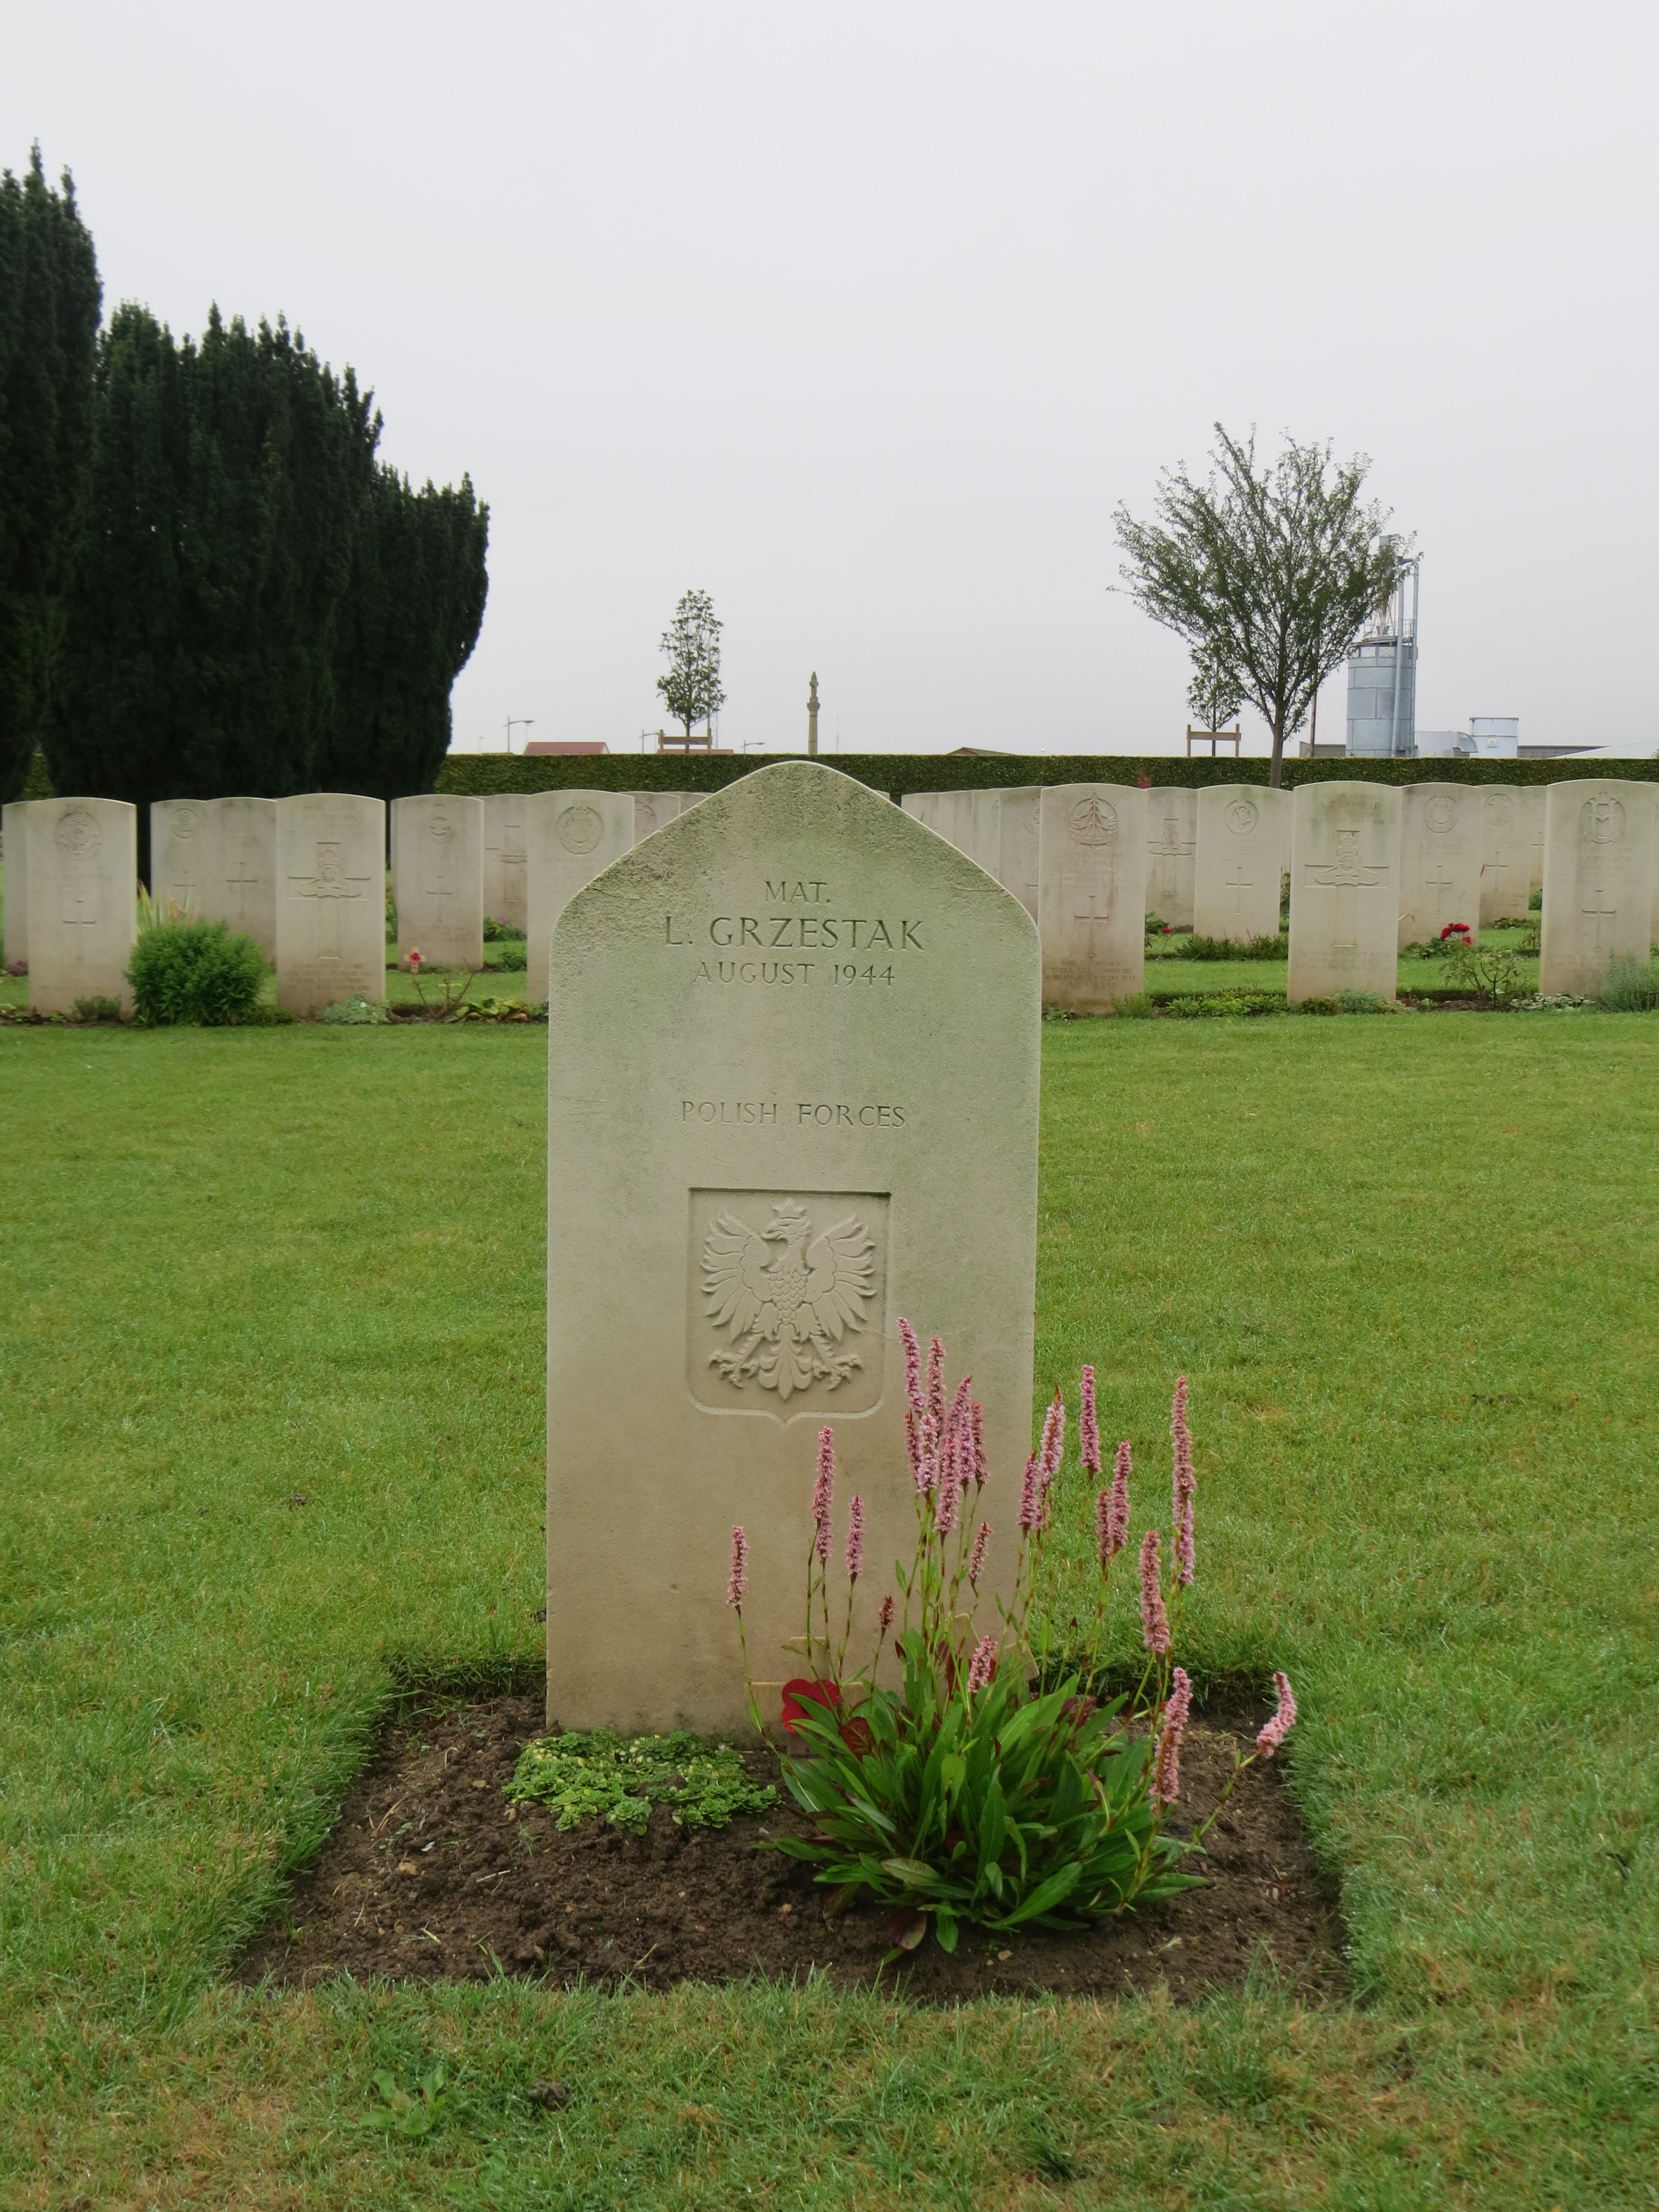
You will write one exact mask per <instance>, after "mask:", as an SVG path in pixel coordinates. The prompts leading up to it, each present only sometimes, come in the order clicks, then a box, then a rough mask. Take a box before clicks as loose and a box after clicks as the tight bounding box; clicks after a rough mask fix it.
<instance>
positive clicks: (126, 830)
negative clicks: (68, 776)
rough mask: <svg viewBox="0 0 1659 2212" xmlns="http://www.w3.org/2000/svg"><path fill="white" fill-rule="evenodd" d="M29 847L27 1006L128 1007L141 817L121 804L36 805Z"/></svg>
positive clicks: (49, 1010) (54, 1010) (29, 820)
mask: <svg viewBox="0 0 1659 2212" xmlns="http://www.w3.org/2000/svg"><path fill="white" fill-rule="evenodd" d="M25 823H26V830H25V834H26V835H27V839H28V860H27V874H28V963H29V1004H30V1005H31V1006H33V1008H34V1009H35V1011H36V1012H38V1013H42V1014H67V1013H70V1012H72V1011H73V1010H74V1006H75V1002H76V1000H77V999H117V1000H119V1001H120V1002H121V1004H122V1006H124V1007H130V1006H131V1004H132V990H131V985H130V984H129V983H128V982H127V981H126V977H125V968H126V964H127V962H128V961H129V960H130V959H131V957H132V946H133V941H134V939H135V938H136V937H137V930H138V810H137V807H136V806H129V805H127V803H126V801H125V799H35V800H33V802H32V803H31V805H30V806H29V809H28V811H27V816H26V817H25Z"/></svg>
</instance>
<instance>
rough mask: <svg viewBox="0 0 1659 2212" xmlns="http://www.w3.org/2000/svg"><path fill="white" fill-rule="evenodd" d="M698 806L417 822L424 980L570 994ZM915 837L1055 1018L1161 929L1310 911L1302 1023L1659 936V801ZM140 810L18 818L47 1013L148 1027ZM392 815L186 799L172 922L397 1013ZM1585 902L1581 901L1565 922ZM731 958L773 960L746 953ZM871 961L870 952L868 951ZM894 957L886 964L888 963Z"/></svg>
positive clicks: (11, 832)
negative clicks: (1339, 1001) (1410, 969)
mask: <svg viewBox="0 0 1659 2212" xmlns="http://www.w3.org/2000/svg"><path fill="white" fill-rule="evenodd" d="M699 796H700V794H697V793H681V792H651V793H630V792H605V791H585V790H562V791H551V792H542V793H531V794H521V795H507V796H502V797H498V798H489V799H468V798H459V797H455V796H453V795H450V794H447V793H437V794H435V795H433V796H429V797H423V798H412V799H397V800H394V801H393V802H392V811H391V823H390V828H391V859H392V887H393V897H394V901H395V905H396V911H397V945H398V961H399V963H400V964H401V965H403V966H404V967H408V966H410V965H411V964H413V963H414V959H415V956H416V955H418V956H419V958H420V962H421V963H422V965H424V966H427V967H430V968H479V967H481V966H482V965H483V925H484V920H485V917H486V916H489V917H490V918H491V919H492V920H494V921H498V922H505V923H507V924H509V925H510V926H512V927H514V928H517V929H520V930H522V931H524V932H525V933H526V936H527V939H528V945H527V949H526V964H527V969H528V983H527V988H528V989H529V992H530V994H531V995H532V997H533V998H537V999H539V998H542V997H544V996H545V995H546V989H547V980H548V960H549V949H550V940H551V936H552V930H553V925H554V923H555V921H556V920H557V918H558V916H559V915H560V913H561V912H562V910H563V908H564V907H565V906H566V904H567V903H568V901H569V900H570V899H571V898H572V897H573V896H574V894H575V893H576V891H578V890H580V889H581V888H582V886H583V885H584V884H587V883H588V882H591V881H592V878H594V877H595V876H597V875H598V874H599V872H601V871H602V870H603V869H605V868H606V867H608V866H611V863H612V862H614V861H615V860H617V859H619V858H620V857H621V856H622V854H624V853H626V852H629V851H630V850H631V849H632V848H634V847H635V846H636V845H638V844H639V843H641V842H642V841H643V840H644V839H645V838H647V837H648V836H651V835H652V834H653V832H654V831H656V830H657V829H660V828H662V827H663V826H664V825H665V823H667V822H669V821H671V820H672V819H674V818H675V817H677V816H678V815H679V814H680V813H681V812H682V811H684V810H685V809H686V808H688V807H691V806H694V805H696V803H697V800H698V798H699ZM903 807H904V811H905V812H906V813H907V814H908V815H910V816H912V817H914V818H915V820H917V821H918V822H920V823H921V824H923V826H924V827H926V828H927V829H930V830H932V831H933V832H934V833H935V834H937V835H938V836H941V837H943V838H945V840H946V841H947V842H949V843H950V844H951V845H953V846H955V847H956V848H957V849H958V850H959V851H961V852H963V853H965V854H968V855H969V858H971V859H972V860H975V861H976V862H977V863H978V864H979V866H981V868H983V869H984V870H985V872H987V874H989V875H991V876H993V877H994V878H996V879H997V881H998V882H1000V884H1002V885H1003V886H1004V887H1005V889H1006V890H1009V891H1011V892H1012V894H1013V895H1014V896H1015V897H1016V898H1018V900H1019V901H1020V902H1021V904H1022V905H1024V908H1026V911H1027V912H1028V913H1029V914H1030V916H1031V918H1032V920H1033V921H1035V922H1036V924H1037V927H1038V930H1039V933H1040V935H1041V939H1042V975H1043V983H1042V994H1043V1001H1044V1004H1045V1005H1048V1006H1055V1007H1059V1008H1061V1009H1065V1010H1068V1011H1072V1012H1109V1011H1110V1010H1111V1008H1112V1007H1113V1006H1115V1004H1116V1003H1117V1002H1118V1001H1119V1000H1121V999H1123V998H1124V997H1126V996H1128V995H1131V994H1134V993H1137V992H1139V991H1140V990H1142V989H1143V988H1144V987H1145V983H1146V974H1145V945H1146V933H1145V924H1146V917H1147V916H1148V915H1157V916H1158V918H1159V919H1160V920H1161V921H1164V923H1165V924H1166V925H1168V926H1169V927H1170V928H1171V929H1174V930H1186V929H1190V930H1194V931H1196V932H1197V933H1199V934H1200V935H1202V936H1206V937H1209V938H1212V939H1232V940H1233V941H1235V942H1237V943H1240V944H1246V943H1249V941H1251V940H1253V939H1262V938H1271V937H1273V936H1276V935H1277V934H1278V933H1279V915H1280V910H1281V908H1280V901H1281V896H1282V887H1283V884H1284V881H1285V878H1288V879H1289V883H1290V887H1291V896H1290V946H1289V951H1290V980H1289V997H1290V1000H1291V1003H1292V1004H1294V1003H1297V1002H1299V1001H1300V1000H1304V999H1306V998H1309V997H1317V996H1324V995H1328V994H1332V993H1334V992H1336V991H1340V990H1343V989H1352V990H1364V991H1371V992H1376V993H1378V994H1382V995H1383V996H1385V997H1387V996H1392V994H1393V992H1394V989H1395V956H1396V953H1397V951H1398V949H1399V948H1400V947H1401V946H1402V945H1407V944H1411V943H1413V942H1416V941H1419V940H1423V939H1430V938H1434V937H1437V936H1438V935H1440V933H1442V931H1443V929H1444V928H1445V927H1446V926H1447V925H1448V924H1450V923H1455V922H1462V923H1466V924H1468V925H1469V926H1470V927H1480V926H1490V924H1492V922H1493V921H1498V920H1500V919H1503V918H1504V917H1506V916H1510V915H1525V914H1526V912H1527V910H1528V904H1529V901H1530V897H1531V894H1532V893H1533V892H1534V890H1540V889H1541V890H1543V891H1544V893H1545V900H1544V927H1543V945H1542V958H1543V965H1542V972H1541V988H1542V989H1544V990H1545V991H1548V992H1571V993H1584V994H1588V993H1590V992H1593V991H1594V989H1595V987H1596V984H1597V982H1598V981H1599V980H1600V978H1601V975H1604V974H1605V972H1606V969H1607V965H1608V963H1609V962H1610V961H1611V960H1612V959H1613V958H1614V957H1617V956H1618V955H1620V954H1621V953H1626V952H1633V953H1635V954H1637V955H1638V957H1642V958H1645V957H1647V953H1648V948H1649V945H1650V940H1651V939H1652V938H1653V937H1654V936H1656V935H1659V913H1656V903H1659V867H1656V855H1655V821H1656V817H1655V787H1654V786H1653V785H1651V784H1649V783H1645V782H1634V781H1617V780H1605V781H1603V780H1595V781H1571V782H1565V783H1559V784H1553V785H1550V786H1548V787H1546V788H1542V789H1541V788H1538V787H1532V788H1526V787H1507V786H1505V787H1494V786H1492V785H1486V786H1471V785H1467V784H1456V783H1418V784H1413V785H1408V786H1406V787H1403V788H1399V789H1395V788H1389V787H1383V786H1380V785H1376V784H1370V783H1357V782H1356V783H1349V782H1342V781H1330V782H1323V783H1316V784H1305V785H1303V786H1301V787H1299V788H1298V789H1297V791H1295V792H1294V793H1292V792H1285V791H1272V790H1268V789H1267V788H1265V787H1262V786H1261V785H1255V784H1242V783H1231V784H1212V785H1207V786H1205V787H1201V788H1200V789H1196V790H1194V789H1185V788H1172V787H1154V788H1152V789H1150V790H1144V789H1140V788H1138V787H1129V786H1125V785H1116V784H1061V785H1050V786H1045V787H1021V788H1013V789H1003V790H990V791H971V792H960V791H959V792H921V793H911V794H910V795H909V796H908V797H907V798H906V799H905V800H904V801H903ZM386 829H387V822H386V808H385V805H384V804H383V802H381V801H380V800H379V799H366V798H362V797H360V796H356V795H354V794H351V793H304V794H301V796H298V797H295V798H292V799H240V798H230V799H210V800H200V799H181V800H172V801H165V802H158V803H157V804H156V805H154V806H152V808H151V810H150V837H151V876H152V881H153V884H154V888H155V895H156V897H157V899H158V900H159V901H161V902H163V911H166V910H167V908H168V907H169V906H170V907H171V908H176V909H177V910H178V911H179V913H180V914H185V915H199V916H201V917H202V918H204V919H205V920H209V921H227V922H228V923H230V924H231V925H232V926H233V927H236V928H238V929H242V930H246V932H247V933H249V934H250V935H252V937H253V938H254V939H256V940H257V941H258V944H259V945H261V946H262V947H263V949H264V951H265V953H266V955H267V957H269V958H270V960H271V961H272V962H273V963H275V966H276V977H277V996H278V1001H279V1003H280V1004H281V1005H282V1006H285V1007H287V1008H288V1009H289V1011H290V1012H294V1013H295V1014H298V1015H302V1016H303V1015H309V1014H314V1013H316V1012H319V1010H320V1009H321V1008H322V1007H324V1006H328V1005H331V1004H333V1003H336V1002H337V1001H339V1000H343V999H346V998H349V997H351V996H353V995H362V996H365V997H368V998H370V999H380V998H382V997H384V995H385V990H386V936H385V909H384V902H383V896H382V887H383V884H384V880H385V874H384V856H385V854H386ZM3 835H4V848H3V849H4V860H5V906H4V939H5V957H6V959H7V962H8V963H9V964H12V965H15V964H17V963H27V969H28V973H29V976H30V999H31V1003H32V1004H33V1005H34V1006H36V1007H37V1008H38V1009H39V1010H40V1011H41V1012H53V1011H61V1012H67V1011H69V1010H70V1007H71V1006H73V1004H74V1002H75V1001H76V1000H77V999H82V998H88V997H94V996H101V997H107V998H112V999H120V1000H126V999H127V998H128V996H129V992H128V986H127V985H126V982H125V977H124V974H123V971H124V969H125V966H126V964H127V962H128V959H129V957H130V955H131V945H132V943H133V939H134V932H135V926H136V924H135V911H136V877H137V811H136V810H135V809H134V808H133V807H131V806H129V805H125V804H123V803H122V802H120V801H118V800H111V799H43V800H35V801H32V802H27V803H20V804H18V805H12V806H8V807H7V808H6V809H5V810H4V832H3ZM1556 891H1559V896H1552V894H1553V892H1556ZM737 927H738V925H737V922H736V921H734V923H733V932H734V934H733V936H732V942H731V943H730V944H729V945H720V944H719V943H714V945H712V947H711V949H712V950H714V951H717V952H719V953H721V954H724V955H726V956H729V957H731V958H732V959H734V960H740V959H743V958H744V957H748V956H750V955H751V954H758V953H761V952H763V951H766V950H767V949H768V948H767V947H766V945H764V942H763V940H762V941H757V942H756V943H753V944H751V943H750V941H749V939H748V937H747V936H744V938H742V939H739V938H738V936H737V935H736V933H735V932H736V929H737ZM842 949H848V950H852V949H856V948H850V947H849V948H842ZM883 949H884V948H883V947H882V946H881V945H880V944H879V943H878V944H876V945H874V946H873V947H872V950H873V951H877V952H879V951H882V950H883Z"/></svg>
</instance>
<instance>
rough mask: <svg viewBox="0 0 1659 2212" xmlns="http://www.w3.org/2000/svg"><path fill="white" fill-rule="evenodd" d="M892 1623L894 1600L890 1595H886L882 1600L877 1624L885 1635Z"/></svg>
mask: <svg viewBox="0 0 1659 2212" xmlns="http://www.w3.org/2000/svg"><path fill="white" fill-rule="evenodd" d="M892 1625H893V1601H892V1599H891V1598H890V1597H884V1598H883V1600H882V1601H881V1608H880V1610H879V1612H878V1613H877V1615H876V1626H877V1627H878V1629H879V1630H880V1631H881V1632H882V1634H883V1635H884V1636H885V1635H886V1633H887V1632H888V1630H889V1629H890V1627H891V1626H892Z"/></svg>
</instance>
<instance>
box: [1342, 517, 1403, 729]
mask: <svg viewBox="0 0 1659 2212" xmlns="http://www.w3.org/2000/svg"><path fill="white" fill-rule="evenodd" d="M1419 566H1420V563H1419V562H1418V561H1409V562H1407V564H1406V567H1405V568H1404V569H1402V570H1401V577H1400V586H1399V589H1398V590H1397V591H1396V592H1395V595H1394V597H1393V598H1392V599H1390V600H1389V601H1388V602H1387V603H1386V604H1385V605H1383V606H1380V607H1379V608H1378V609H1377V611H1376V613H1375V614H1374V615H1373V616H1372V617H1371V618H1370V622H1368V623H1366V625H1365V627H1364V629H1363V630H1362V631H1361V632H1360V634H1359V638H1358V642H1357V643H1356V645H1355V647H1354V649H1353V651H1352V653H1350V654H1349V655H1348V745H1347V750H1348V753H1349V756H1350V757H1351V758H1353V759H1358V760H1387V759H1389V758H1390V757H1394V758H1401V757H1407V756H1409V755H1410V754H1412V753H1413V752H1415V750H1417V608H1418V597H1419ZM1407 575H1409V576H1410V578H1411V585H1412V598H1411V611H1410V613H1409V614H1408V613H1407V610H1406V578H1407Z"/></svg>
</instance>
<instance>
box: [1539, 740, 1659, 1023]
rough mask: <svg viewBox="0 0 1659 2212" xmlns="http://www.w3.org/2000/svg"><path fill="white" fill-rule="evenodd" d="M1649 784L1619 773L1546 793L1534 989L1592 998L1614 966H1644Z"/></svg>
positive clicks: (1648, 924) (1648, 925)
mask: <svg viewBox="0 0 1659 2212" xmlns="http://www.w3.org/2000/svg"><path fill="white" fill-rule="evenodd" d="M1653 841H1654V787H1653V786H1652V785H1651V784H1650V783H1637V782H1635V781H1626V780H1625V779H1624V778H1621V777H1617V776H1609V777H1607V778H1605V779H1603V778H1601V777H1594V778H1592V777H1589V776H1586V777H1585V778H1584V779H1583V781H1582V782H1572V783H1553V784H1551V785H1550V786H1549V787H1548V789H1547V792H1546V793H1545V795H1544V917H1543V923H1544V926H1543V928H1542V930H1541V933H1540V935H1541V958H1540V960H1539V963H1538V987H1539V989H1540V990H1541V991H1547V992H1550V993H1552V994H1553V993H1555V992H1563V993H1567V992H1571V993H1574V994H1579V995H1582V996H1583V997H1585V998H1591V997H1594V996H1595V993H1596V992H1597V991H1599V990H1600V989H1601V985H1602V983H1603V982H1604V981H1605V980H1606V978H1607V969H1608V968H1609V966H1610V965H1611V964H1612V963H1613V961H1614V960H1616V959H1619V958H1620V957H1625V956H1633V957H1635V958H1637V959H1638V960H1641V961H1643V962H1644V963H1645V961H1646V960H1647V958H1648V952H1649V947H1650V944H1651V941H1652V939H1651V930H1652V921H1653V860H1654V854H1653Z"/></svg>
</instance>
